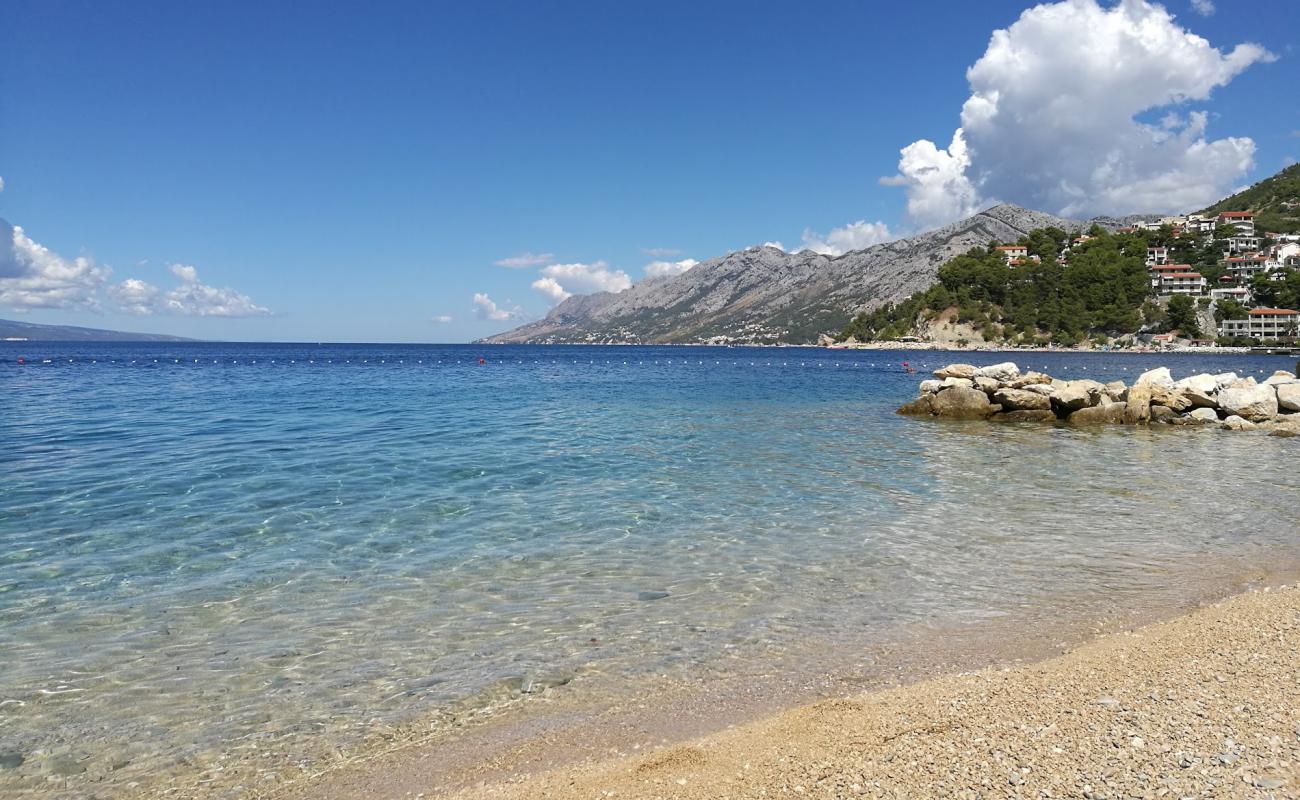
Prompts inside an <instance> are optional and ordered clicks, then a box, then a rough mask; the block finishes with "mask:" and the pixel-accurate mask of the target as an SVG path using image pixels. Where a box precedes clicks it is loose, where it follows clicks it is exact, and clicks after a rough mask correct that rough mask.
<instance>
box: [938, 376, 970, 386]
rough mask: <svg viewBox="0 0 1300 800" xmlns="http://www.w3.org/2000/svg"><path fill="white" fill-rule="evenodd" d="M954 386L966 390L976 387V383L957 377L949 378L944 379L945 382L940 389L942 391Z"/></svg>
mask: <svg viewBox="0 0 1300 800" xmlns="http://www.w3.org/2000/svg"><path fill="white" fill-rule="evenodd" d="M953 386H961V387H963V388H966V389H972V388H974V387H975V381H973V380H971V379H970V378H957V377H953V376H949V377H947V378H944V379H943V382H942V383H940V387H941V388H942V389H949V388H951V387H953Z"/></svg>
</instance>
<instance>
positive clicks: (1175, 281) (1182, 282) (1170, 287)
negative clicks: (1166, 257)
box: [1159, 272, 1206, 297]
mask: <svg viewBox="0 0 1300 800" xmlns="http://www.w3.org/2000/svg"><path fill="white" fill-rule="evenodd" d="M1205 283H1206V281H1205V276H1203V275H1202V274H1201V273H1199V272H1164V273H1161V274H1160V286H1159V292H1160V294H1162V295H1167V294H1189V295H1192V296H1194V297H1199V296H1201V295H1203V294H1205Z"/></svg>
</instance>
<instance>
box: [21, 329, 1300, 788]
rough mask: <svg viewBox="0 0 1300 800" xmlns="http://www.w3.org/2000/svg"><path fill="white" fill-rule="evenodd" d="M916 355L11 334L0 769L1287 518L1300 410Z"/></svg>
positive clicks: (1292, 509)
mask: <svg viewBox="0 0 1300 800" xmlns="http://www.w3.org/2000/svg"><path fill="white" fill-rule="evenodd" d="M19 356H22V357H24V358H25V359H27V361H28V363H27V364H24V365H19V364H18V363H17V358H18V357H19ZM480 358H484V359H486V363H482V364H480V363H479V359H480ZM970 358H971V359H972V360H974V361H976V363H991V362H992V361H996V360H1004V359H1003V358H1002V357H999V356H990V355H972V356H970ZM904 359H910V360H911V361H912V362H913V363H914V364H915V365H917V366H918V367H924V368H933V367H935V366H936V365H938V364H939V363H941V362H946V361H947V360H951V358H950V357H946V356H944V355H942V354H927V353H911V354H900V353H892V354H891V353H886V352H879V351H876V352H871V351H863V352H853V353H844V352H830V351H823V350H807V349H775V350H773V349H766V350H758V349H754V350H749V349H714V348H644V347H585V348H563V347H551V348H534V347H492V348H476V347H473V346H456V347H440V346H379V345H374V346H329V345H321V346H314V345H313V346H308V345H233V344H232V345H220V344H175V345H171V344H148V345H80V344H77V345H73V344H66V345H38V344H33V343H13V344H3V345H0V442H2V444H0V468H2V470H3V473H2V474H3V480H4V487H3V493H2V494H0V792H3V791H5V790H6V787H8V788H9V789H12V790H14V791H19V792H32V793H35V794H49V795H59V794H61V793H66V794H67V795H68V796H78V797H80V796H85V793H86V792H87V791H90V790H93V791H94V792H97V793H99V794H102V795H103V796H115V795H117V794H119V793H124V792H127V791H128V789H129V788H131V786H132V783H133V782H137V781H145V780H147V779H148V778H149V777H150V776H154V775H157V774H163V773H168V772H172V771H184V770H191V771H195V772H200V771H203V770H211V769H212V768H214V765H220V764H221V762H222V760H223V759H227V758H230V757H232V754H240V753H254V752H257V751H260V750H263V749H265V748H267V747H268V746H269V744H268V743H270V742H276V743H278V744H277V745H276V746H277V747H279V748H280V749H281V750H283V751H285V752H290V753H301V754H303V755H304V757H306V754H309V753H315V752H319V751H320V750H321V749H322V748H328V747H330V746H332V745H335V744H337V745H338V746H347V744H348V743H349V738H348V737H351V736H355V735H356V732H357V731H358V730H364V729H366V728H367V727H368V726H373V725H376V724H382V723H387V722H400V721H402V720H409V719H411V718H418V717H420V716H422V715H423V716H428V717H431V718H434V717H437V715H440V714H442V715H446V714H449V713H452V712H453V711H455V710H456V709H466V708H474V707H479V706H487V705H491V704H492V703H494V702H502V701H506V700H510V699H512V698H519V697H522V696H526V695H528V694H531V693H534V692H537V691H540V690H541V689H543V688H545V687H547V686H552V685H555V684H563V683H566V682H568V681H571V680H574V679H576V678H579V677H582V676H587V675H598V676H601V678H602V679H603V680H607V681H619V680H628V679H635V678H636V676H638V675H642V674H649V673H663V672H666V671H671V670H692V669H702V668H706V667H707V668H709V669H718V670H727V669H743V667H742V666H733V665H737V664H742V663H743V662H744V659H743V658H737V654H741V655H745V654H753V655H755V656H763V655H765V654H771V653H781V652H789V651H791V650H793V649H794V648H797V647H798V646H800V645H802V644H806V643H807V642H808V641H809V640H810V639H815V640H817V641H822V642H833V643H836V644H837V646H843V647H846V648H851V649H856V650H858V651H862V652H867V651H869V650H870V648H871V646H872V642H873V641H875V637H878V636H880V635H882V632H884V631H887V630H889V629H893V628H897V627H899V626H906V625H911V624H915V623H934V622H938V623H943V624H957V625H960V624H964V623H965V622H967V621H971V622H973V621H978V620H984V619H989V618H995V617H998V616H1003V615H1015V614H1018V613H1022V612H1024V610H1025V609H1033V608H1041V607H1045V606H1051V605H1052V604H1053V603H1058V604H1060V603H1064V602H1065V601H1062V600H1061V598H1062V597H1065V596H1068V598H1069V600H1068V604H1073V605H1082V606H1085V607H1086V606H1087V605H1088V604H1089V603H1094V602H1095V603H1097V604H1098V605H1099V606H1100V605H1101V604H1115V603H1124V602H1126V598H1130V597H1132V598H1139V597H1144V596H1151V595H1153V594H1158V593H1161V592H1171V591H1172V592H1176V591H1177V590H1178V586H1179V582H1180V581H1182V580H1185V575H1186V572H1187V569H1188V568H1189V565H1195V564H1196V563H1198V562H1200V561H1202V560H1204V559H1212V558H1215V557H1220V556H1225V557H1226V556H1230V557H1232V558H1234V559H1238V560H1240V561H1241V562H1242V563H1250V562H1251V561H1252V559H1254V560H1258V561H1260V562H1267V561H1269V560H1272V559H1276V558H1277V557H1278V554H1283V555H1286V554H1289V553H1292V552H1293V551H1294V550H1295V549H1296V544H1297V540H1296V534H1297V530H1298V529H1300V502H1298V501H1300V490H1298V489H1297V480H1296V475H1297V471H1296V470H1297V465H1300V445H1297V444H1296V442H1297V441H1298V440H1295V439H1279V438H1271V437H1266V436H1261V435H1253V434H1227V433H1222V432H1219V431H1214V430H1189V429H1177V430H1154V429H1153V430H1145V429H1128V428H1122V429H1121V428H1115V429H1105V430H1068V429H1048V428H1042V427H1037V426H1020V425H988V424H985V423H939V422H934V421H930V420H913V419H905V418H901V417H898V416H896V415H894V413H893V409H894V408H895V407H896V406H897V405H898V404H899V403H901V402H902V401H903V400H905V399H907V398H908V397H910V396H912V395H913V394H914V392H915V384H916V380H917V379H918V377H920V376H909V375H906V374H904V373H903V372H902V370H901V369H900V367H899V366H898V365H899V362H900V361H902V360H904ZM1018 360H1019V361H1020V363H1021V364H1022V366H1025V367H1032V368H1034V369H1042V370H1045V371H1048V372H1051V373H1053V374H1057V375H1061V376H1063V377H1073V376H1081V377H1093V378H1098V379H1101V380H1108V379H1114V378H1127V379H1131V378H1132V377H1133V376H1134V375H1136V374H1137V373H1138V372H1140V371H1141V370H1143V369H1146V368H1149V367H1151V366H1156V365H1159V364H1168V365H1169V366H1171V367H1172V368H1173V369H1174V371H1175V373H1176V374H1180V375H1181V374H1190V373H1192V372H1199V371H1204V370H1208V371H1214V372H1221V371H1226V370H1238V371H1249V372H1250V373H1251V374H1258V373H1259V372H1260V371H1263V372H1264V373H1265V374H1267V373H1270V372H1272V371H1273V370H1274V369H1278V368H1289V367H1292V366H1293V361H1291V360H1289V359H1283V358H1270V357H1255V356H1177V357H1170V356H1166V357H1159V356H1132V355H1127V356H1106V355H1082V354H1062V355H1052V354H1019V357H1018ZM286 743H287V744H286Z"/></svg>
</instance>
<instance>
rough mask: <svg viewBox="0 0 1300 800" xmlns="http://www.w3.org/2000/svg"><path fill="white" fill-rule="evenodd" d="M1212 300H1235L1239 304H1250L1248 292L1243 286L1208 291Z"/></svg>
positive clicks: (1222, 287)
mask: <svg viewBox="0 0 1300 800" xmlns="http://www.w3.org/2000/svg"><path fill="white" fill-rule="evenodd" d="M1210 297H1211V298H1212V299H1214V300H1236V301H1237V302H1239V303H1247V302H1250V290H1249V289H1247V288H1246V287H1245V286H1231V285H1229V286H1219V287H1216V288H1214V289H1211V290H1210Z"/></svg>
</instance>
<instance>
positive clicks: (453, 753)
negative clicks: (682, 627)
mask: <svg viewBox="0 0 1300 800" xmlns="http://www.w3.org/2000/svg"><path fill="white" fill-rule="evenodd" d="M1201 566H1202V568H1204V567H1206V566H1209V565H1208V564H1204V565H1201ZM1275 566H1279V567H1280V566H1281V565H1280V562H1279V563H1278V564H1277V565H1275ZM1189 569H1190V567H1189ZM1192 571H1193V572H1195V570H1192ZM1211 571H1213V569H1212V570H1211ZM1298 574H1300V573H1298V571H1297V569H1296V565H1294V564H1290V563H1288V564H1287V566H1286V567H1285V568H1280V569H1277V570H1276V571H1274V570H1270V569H1268V568H1265V567H1258V568H1256V567H1251V566H1248V565H1246V564H1237V565H1236V566H1235V567H1233V568H1230V569H1229V570H1228V571H1226V572H1221V573H1220V576H1219V579H1217V580H1213V581H1209V582H1207V583H1205V584H1202V585H1201V586H1200V587H1199V589H1198V588H1196V586H1195V584H1191V585H1189V584H1186V583H1183V584H1181V585H1180V586H1179V588H1178V589H1174V588H1173V587H1170V589H1169V593H1171V595H1172V596H1170V597H1164V598H1163V599H1162V598H1158V597H1148V598H1147V600H1148V604H1147V605H1145V606H1143V607H1141V608H1136V607H1135V608H1125V607H1124V606H1123V603H1122V601H1121V600H1120V599H1119V598H1116V605H1115V613H1113V614H1104V615H1103V616H1101V617H1095V616H1094V617H1091V618H1088V619H1083V618H1061V617H1060V616H1059V615H1053V614H1052V613H1051V612H1047V613H1046V615H1045V617H1044V618H1042V619H1038V620H1036V621H1031V620H1027V619H1024V618H1022V617H1021V616H1019V615H1017V617H1015V618H1007V619H1003V620H1000V621H997V622H995V623H994V624H992V625H987V624H976V625H968V626H957V627H948V628H946V629H945V628H937V627H936V628H926V629H925V630H923V631H922V630H917V631H912V632H911V633H912V634H913V635H912V636H911V638H910V639H908V638H907V637H903V638H900V639H898V640H897V641H894V642H893V643H892V647H887V648H885V649H886V650H891V649H892V651H893V653H892V654H890V655H883V656H881V658H880V660H879V661H878V662H876V663H875V664H873V665H872V666H873V667H874V669H872V670H870V674H863V673H859V674H843V673H838V674H822V675H820V680H818V681H816V682H815V685H813V684H801V683H800V682H799V680H797V679H796V678H792V677H791V676H787V675H781V676H777V675H774V676H769V677H770V678H772V679H771V680H766V681H761V682H759V683H756V684H752V683H748V682H744V683H743V685H739V686H737V685H720V686H713V685H705V683H701V684H700V685H697V686H695V687H694V688H693V689H689V690H687V689H683V690H682V691H680V692H674V691H672V690H670V689H669V688H667V687H663V686H658V685H649V684H647V685H646V686H644V687H642V689H643V690H644V694H643V695H642V696H641V697H639V698H625V699H624V700H623V701H622V702H620V703H618V704H615V705H613V706H608V707H598V708H591V707H590V704H585V705H584V703H585V702H586V701H585V700H584V698H581V697H567V698H565V697H561V698H547V697H546V696H543V697H542V698H541V699H542V701H543V702H542V704H541V705H540V706H535V707H532V708H517V709H515V711H516V712H517V713H515V714H513V715H505V716H504V717H502V718H498V719H490V720H481V721H480V723H481V724H479V725H477V726H475V725H471V726H468V727H466V728H465V729H463V730H461V731H458V732H456V735H454V736H451V737H445V736H444V737H442V738H439V739H429V740H427V741H425V742H401V741H395V742H393V745H392V746H391V747H389V748H387V749H386V750H383V751H372V752H370V753H367V754H364V755H363V756H362V757H358V758H356V759H347V760H341V761H340V762H338V763H337V764H335V765H333V766H331V767H328V768H326V769H323V770H321V771H319V772H316V773H315V774H313V775H304V776H302V777H300V778H299V779H296V780H292V781H288V782H285V783H282V784H279V785H278V786H276V787H275V788H274V789H272V788H271V787H267V791H266V792H265V793H263V794H257V795H255V796H259V797H267V798H277V799H278V800H297V799H299V798H313V799H315V798H332V799H333V800H344V799H345V798H377V799H379V798H399V797H413V796H418V795H419V794H421V793H424V795H425V796H426V797H456V798H462V797H463V798H471V797H473V798H478V797H496V796H504V797H515V796H517V797H534V796H546V797H549V796H556V797H568V796H573V797H592V796H600V795H599V794H598V793H596V792H595V791H594V789H593V790H592V791H591V792H589V793H581V792H578V793H574V794H572V795H569V794H564V793H559V794H553V792H554V791H555V785H556V784H567V782H568V781H569V779H570V778H572V777H575V776H585V775H589V774H596V773H599V772H600V771H601V770H602V769H616V767H614V766H613V765H615V764H619V763H622V762H627V761H637V760H638V759H644V758H646V757H647V756H646V754H647V753H648V754H650V755H649V756H648V757H649V758H651V759H654V758H657V757H658V755H657V754H662V753H665V752H673V751H674V750H675V749H678V748H681V747H683V746H691V747H698V746H700V744H699V743H701V742H703V743H704V746H705V747H709V746H711V745H710V744H709V743H711V742H714V741H715V740H718V739H719V738H725V737H727V736H730V735H731V732H732V731H735V730H739V729H749V728H752V727H754V726H758V727H759V728H763V727H765V726H772V725H777V724H781V723H780V721H781V720H782V719H784V718H787V717H789V716H791V715H799V714H801V713H804V712H805V711H806V710H807V709H810V708H815V707H817V706H819V705H822V704H825V703H831V704H834V703H839V702H853V701H851V700H848V699H847V698H855V699H861V698H863V697H867V698H870V697H875V696H877V695H881V694H887V693H891V692H896V691H904V692H906V691H908V690H909V687H924V686H926V685H928V684H932V683H935V682H944V681H948V680H951V679H953V678H954V677H955V676H959V675H967V674H972V671H978V670H983V671H993V672H998V671H1000V670H1004V669H1007V668H1011V669H1028V668H1032V667H1033V666H1034V665H1039V664H1046V663H1049V662H1051V661H1054V660H1056V659H1059V658H1062V657H1068V654H1070V653H1073V652H1074V651H1075V650H1076V649H1082V648H1087V647H1089V646H1091V645H1092V644H1094V643H1096V642H1099V641H1104V640H1109V639H1111V638H1114V637H1116V636H1124V635H1125V634H1124V633H1123V632H1124V631H1129V630H1132V629H1134V628H1140V627H1142V626H1146V625H1157V626H1158V625H1167V624H1176V623H1178V621H1179V620H1182V619H1184V618H1185V617H1186V616H1187V615H1194V614H1197V613H1200V611H1199V610H1198V609H1203V608H1205V607H1206V604H1208V603H1219V602H1223V598H1224V597H1225V596H1226V597H1229V598H1231V597H1236V596H1241V595H1239V594H1237V593H1239V592H1243V591H1247V592H1248V591H1250V590H1251V589H1252V587H1259V586H1262V585H1267V584H1270V583H1276V582H1279V581H1283V580H1294V579H1295V578H1296V577H1297V575H1298ZM1230 575H1231V577H1230ZM1193 580H1194V579H1193ZM1297 591H1298V592H1300V590H1297ZM1229 602H1231V601H1229ZM1162 603H1163V605H1162ZM1170 614H1173V615H1175V616H1174V617H1173V618H1172V621H1171V620H1170V619H1169V616H1168V615H1170ZM1063 653H1064V654H1066V655H1064V656H1063V655H1062V654H1063ZM1026 664H1028V665H1030V667H1025V666H1023V665H1026ZM1298 667H1300V665H1298ZM774 669H780V667H774ZM796 677H797V676H796ZM805 677H807V676H805ZM678 688H682V687H678ZM917 691H920V689H918V690H917ZM864 693H865V694H864ZM646 695H649V696H653V698H654V700H653V702H649V703H647V702H646ZM638 754H639V755H638ZM625 768H626V767H617V769H625ZM521 781H523V783H522V784H521V783H520V782H521ZM538 781H541V782H542V784H538V783H537V782H538ZM642 788H643V789H647V787H642ZM664 788H667V787H664ZM671 788H672V789H673V790H674V792H672V793H669V794H668V795H664V796H674V797H675V796H679V795H678V793H677V792H676V790H678V789H679V788H680V787H678V786H676V785H673V786H672V787H671ZM769 788H771V787H769ZM618 796H621V797H641V796H658V795H657V794H654V793H652V792H648V789H647V791H646V792H637V791H631V792H629V789H628V787H623V788H622V789H621V790H620V791H619V795H618ZM680 796H683V797H686V796H696V795H689V794H682V795H680ZM698 796H701V797H705V796H712V795H709V794H700V795H698ZM733 796H757V795H751V794H743V793H742V794H740V795H733ZM834 796H840V795H834Z"/></svg>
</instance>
